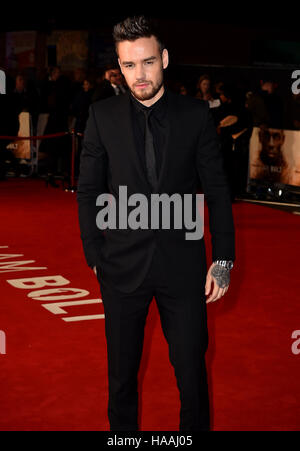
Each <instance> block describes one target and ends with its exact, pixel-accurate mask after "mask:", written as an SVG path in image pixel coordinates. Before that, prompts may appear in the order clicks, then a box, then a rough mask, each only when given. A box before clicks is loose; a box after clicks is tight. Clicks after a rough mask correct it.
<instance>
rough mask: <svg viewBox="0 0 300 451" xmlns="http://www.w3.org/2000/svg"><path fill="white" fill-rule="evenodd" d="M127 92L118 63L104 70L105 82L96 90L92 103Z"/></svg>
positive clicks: (109, 65)
mask: <svg viewBox="0 0 300 451" xmlns="http://www.w3.org/2000/svg"><path fill="white" fill-rule="evenodd" d="M125 92H126V88H125V87H124V85H123V76H122V74H121V71H120V67H119V66H118V65H117V63H116V64H108V65H107V66H106V68H105V70H104V75H103V80H102V81H101V82H100V83H99V85H98V86H97V87H96V89H95V92H94V94H93V97H92V102H97V101H98V100H103V99H107V98H108V97H112V96H117V95H120V94H124V93H125Z"/></svg>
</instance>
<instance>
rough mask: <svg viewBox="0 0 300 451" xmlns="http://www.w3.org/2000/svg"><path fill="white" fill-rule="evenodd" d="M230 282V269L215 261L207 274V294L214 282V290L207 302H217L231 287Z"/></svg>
mask: <svg viewBox="0 0 300 451" xmlns="http://www.w3.org/2000/svg"><path fill="white" fill-rule="evenodd" d="M229 282H230V270H229V269H226V268H223V267H222V266H220V265H218V264H216V263H213V264H212V265H211V266H210V268H209V270H208V272H207V276H206V284H205V295H206V296H207V295H208V294H209V293H210V291H211V288H212V283H213V291H212V293H211V295H210V296H209V298H208V299H207V300H206V303H207V304H208V303H209V302H215V301H217V300H218V299H220V298H221V297H222V296H224V294H225V293H226V291H227V290H228V288H229Z"/></svg>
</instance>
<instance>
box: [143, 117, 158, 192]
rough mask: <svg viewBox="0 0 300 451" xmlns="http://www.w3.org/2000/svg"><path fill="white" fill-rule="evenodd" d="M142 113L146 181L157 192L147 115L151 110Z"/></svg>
mask: <svg viewBox="0 0 300 451" xmlns="http://www.w3.org/2000/svg"><path fill="white" fill-rule="evenodd" d="M143 113H144V114H145V120H146V124H145V157H146V168H147V174H148V180H149V183H150V185H151V186H152V189H153V190H154V191H157V186H158V180H157V174H156V163H155V151H154V144H153V136H152V133H151V130H150V127H149V114H150V113H151V110H144V109H143Z"/></svg>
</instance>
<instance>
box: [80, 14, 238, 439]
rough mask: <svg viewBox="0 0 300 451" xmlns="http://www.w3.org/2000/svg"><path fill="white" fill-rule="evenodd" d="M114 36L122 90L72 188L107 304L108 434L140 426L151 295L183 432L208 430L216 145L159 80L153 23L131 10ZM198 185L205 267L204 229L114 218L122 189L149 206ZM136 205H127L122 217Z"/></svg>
mask: <svg viewBox="0 0 300 451" xmlns="http://www.w3.org/2000/svg"><path fill="white" fill-rule="evenodd" d="M114 39H115V43H116V51H117V54H118V61H119V64H120V68H121V71H122V73H123V75H124V77H125V79H126V82H127V84H128V87H129V92H128V93H126V94H124V95H122V96H115V97H112V98H110V99H106V100H102V101H100V102H97V103H95V104H93V105H92V106H91V108H90V112H89V119H88V123H87V127H86V130H85V136H84V145H83V151H82V154H81V166H80V176H79V183H78V191H77V199H78V205H79V223H80V229H81V238H82V241H83V248H84V252H85V256H86V260H87V263H88V265H89V266H90V267H91V268H93V269H94V271H95V273H96V274H97V277H98V281H99V283H100V286H101V293H102V300H103V306H104V310H105V332H106V340H107V353H108V381H109V401H108V417H109V421H110V430H132V431H133V430H138V428H139V425H138V387H137V385H138V384H137V374H138V369H139V364H140V358H141V355H142V349H143V338H144V326H145V321H146V317H147V312H148V309H149V305H150V303H151V301H152V299H153V296H154V297H155V300H156V303H157V306H158V309H159V314H160V320H161V325H162V329H163V333H164V335H165V338H166V340H167V342H168V345H169V356H170V361H171V363H172V365H173V367H174V370H175V375H176V378H177V385H178V388H179V391H180V400H181V410H180V424H179V430H186V431H195V430H205V431H207V430H210V421H209V401H208V387H207V376H206V367H205V352H206V349H207V344H208V334H207V320H206V303H208V302H213V301H216V300H217V299H219V298H220V297H221V296H223V295H224V294H225V293H226V291H227V290H228V286H229V279H230V277H229V274H230V269H231V267H232V265H233V263H232V262H233V261H234V259H235V245H234V244H235V243H234V241H235V240H234V224H233V216H232V207H231V201H230V193H229V187H228V180H227V178H226V175H225V171H224V167H223V164H224V163H223V160H222V155H221V152H220V144H219V141H218V136H217V133H216V129H215V126H214V123H213V118H212V116H211V114H210V112H209V106H208V104H207V103H206V102H205V101H202V100H197V99H193V98H191V97H188V96H181V95H178V94H174V93H172V92H170V91H168V90H167V89H165V88H164V82H163V70H164V69H165V68H166V67H167V66H168V51H167V49H166V48H164V46H163V44H162V42H161V40H160V38H159V35H158V33H157V31H156V29H155V28H153V26H152V24H151V22H150V21H148V20H147V19H145V17H144V16H139V17H134V18H128V19H126V20H125V21H123V22H121V23H119V24H117V25H116V26H115V27H114ZM200 181H201V186H202V187H203V191H204V195H205V199H206V202H207V204H208V208H209V223H210V231H211V235H212V254H213V255H212V258H213V263H212V265H211V266H210V268H209V270H208V272H207V266H206V253H205V244H204V239H203V237H202V238H201V239H198V240H195V239H192V240H191V239H186V235H185V232H186V230H187V227H186V226H184V227H182V228H176V227H175V226H174V216H172V215H170V224H171V223H172V226H170V227H169V228H163V227H159V228H158V229H155V228H151V227H149V228H146V227H140V228H134V227H127V228H126V227H123V225H122V226H120V224H121V221H123V220H124V215H123V213H122V211H124V208H125V205H124V200H123V199H121V196H119V193H120V187H123V188H124V187H126V189H127V194H128V197H130V196H134V195H140V196H141V195H143V196H144V197H143V198H146V199H147V200H149V202H150V199H151V196H153V195H154V194H157V195H161V194H164V195H168V196H172V195H173V194H176V193H177V194H178V195H179V196H181V197H183V195H185V194H189V195H191V196H193V200H195V198H196V194H197V191H198V189H199V186H200ZM103 193H109V194H108V195H109V196H111V197H110V200H112V198H113V199H114V200H115V202H116V206H117V208H116V216H117V218H116V219H117V220H118V221H117V223H118V227H117V228H115V229H113V228H112V227H108V228H107V229H105V230H102V228H101V224H99V221H98V219H99V214H100V213H99V212H100V211H101V209H100V208H99V205H100V204H101V202H99V201H97V204H96V199H97V198H98V196H99V195H100V194H103ZM112 204H113V202H112V203H111V205H112ZM133 206H134V205H133V204H132V203H129V202H128V205H127V206H126V208H128V215H127V217H128V219H129V217H130V214H131V213H132V212H133V211H134V210H133V208H132V207H133ZM174 208H175V207H174ZM122 209H123V210H122ZM111 211H114V210H113V209H112V210H111ZM169 212H170V210H169ZM128 222H129V221H128ZM148 225H149V224H148ZM209 294H210V295H209ZM206 295H209V297H208V299H207V300H206ZM156 396H159V393H156Z"/></svg>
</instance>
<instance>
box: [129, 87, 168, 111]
mask: <svg viewBox="0 0 300 451" xmlns="http://www.w3.org/2000/svg"><path fill="white" fill-rule="evenodd" d="M130 99H131V102H132V105H133V106H134V109H135V111H137V112H140V111H143V110H146V111H153V112H154V113H155V115H157V116H161V115H163V114H164V112H165V110H166V104H167V90H166V88H165V90H164V93H163V95H162V96H161V97H160V98H159V99H158V100H157V101H156V102H155V103H154V104H153V105H151V106H150V107H147V106H145V105H143V104H142V103H141V102H139V101H138V100H137V99H136V98H135V97H134V96H133V95H132V94H130Z"/></svg>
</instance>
